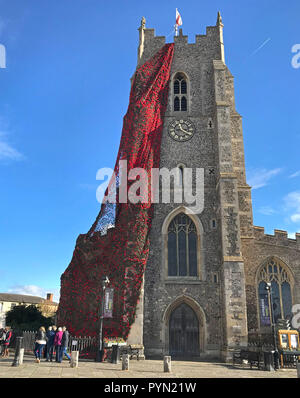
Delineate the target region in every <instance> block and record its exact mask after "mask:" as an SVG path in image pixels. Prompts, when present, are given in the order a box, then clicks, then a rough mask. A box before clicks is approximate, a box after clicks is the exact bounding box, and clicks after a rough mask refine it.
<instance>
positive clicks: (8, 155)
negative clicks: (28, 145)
mask: <svg viewBox="0 0 300 398" xmlns="http://www.w3.org/2000/svg"><path fill="white" fill-rule="evenodd" d="M5 159H9V160H22V159H24V156H23V155H22V154H21V153H20V152H19V151H17V150H16V149H15V148H13V147H12V146H11V145H10V144H8V143H7V142H5V141H3V138H2V137H1V135H0V160H5Z"/></svg>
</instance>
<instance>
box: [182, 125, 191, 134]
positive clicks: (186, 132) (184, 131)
mask: <svg viewBox="0 0 300 398" xmlns="http://www.w3.org/2000/svg"><path fill="white" fill-rule="evenodd" d="M179 128H180V130H181V131H182V132H183V133H185V134H188V135H192V133H191V132H190V131H186V130H183V128H182V127H181V124H180V125H179Z"/></svg>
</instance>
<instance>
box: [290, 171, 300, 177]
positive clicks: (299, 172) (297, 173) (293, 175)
mask: <svg viewBox="0 0 300 398" xmlns="http://www.w3.org/2000/svg"><path fill="white" fill-rule="evenodd" d="M299 176H300V170H299V171H296V173H293V174H291V175H290V176H289V178H296V177H299Z"/></svg>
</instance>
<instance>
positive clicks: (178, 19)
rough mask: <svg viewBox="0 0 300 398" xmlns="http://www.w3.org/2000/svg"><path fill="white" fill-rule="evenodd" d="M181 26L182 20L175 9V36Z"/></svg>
mask: <svg viewBox="0 0 300 398" xmlns="http://www.w3.org/2000/svg"><path fill="white" fill-rule="evenodd" d="M181 25H182V19H181V15H180V14H179V12H178V10H177V8H176V22H175V36H177V34H178V26H181Z"/></svg>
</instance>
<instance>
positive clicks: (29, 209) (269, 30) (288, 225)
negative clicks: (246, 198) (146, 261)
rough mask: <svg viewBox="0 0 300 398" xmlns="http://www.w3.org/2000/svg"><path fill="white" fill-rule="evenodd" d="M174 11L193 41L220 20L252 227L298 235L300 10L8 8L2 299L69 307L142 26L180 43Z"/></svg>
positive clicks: (2, 39) (0, 115)
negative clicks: (74, 270) (64, 299)
mask: <svg viewBox="0 0 300 398" xmlns="http://www.w3.org/2000/svg"><path fill="white" fill-rule="evenodd" d="M176 7H177V8H178V9H179V11H180V13H181V16H182V19H183V26H182V28H183V32H184V34H188V35H189V41H190V42H193V41H194V37H195V34H205V28H206V26H210V25H215V22H216V17H217V11H218V10H220V11H221V14H222V17H223V23H224V25H225V26H224V41H225V58H226V63H227V65H228V67H229V68H230V70H231V72H232V74H233V75H234V76H235V90H236V107H237V110H238V112H239V113H240V114H241V115H242V116H243V129H244V144H245V157H246V167H247V169H246V170H247V180H248V183H249V184H250V185H252V186H253V191H252V198H253V205H254V206H253V207H254V224H255V225H260V226H264V227H265V230H266V232H267V233H273V229H283V230H287V231H288V232H289V233H290V236H293V233H295V232H296V231H299V232H300V162H299V148H300V123H299V92H300V90H299V88H300V68H298V69H296V68H293V67H292V64H291V61H292V57H293V55H294V54H292V50H291V49H292V47H293V45H295V44H297V43H300V28H299V26H300V25H299V15H300V3H299V2H298V1H297V0H290V1H289V2H288V6H287V5H284V3H283V2H282V1H279V0H276V1H275V0H274V1H272V2H270V1H269V0H268V1H267V0H259V1H256V0H253V1H251V2H241V1H233V0H228V1H226V2H225V1H215V0H210V1H209V2H208V1H199V0H189V1H181V0H177V1H173V0H159V1H158V0H152V1H151V2H150V1H144V0H139V1H136V0H134V1H121V0H116V1H114V2H107V1H103V0H59V1H58V0H51V1H50V0H43V1H38V0H27V1H26V2H24V0H10V1H7V0H6V1H4V0H0V10H1V11H0V44H2V45H4V46H5V48H6V57H7V58H6V68H5V69H0V87H1V96H0V181H1V185H0V190H1V191H0V192H1V201H0V203H1V207H0V253H1V256H0V291H1V292H16V293H27V294H36V295H42V296H44V295H45V294H46V293H47V292H54V293H55V298H56V299H58V295H59V288H60V276H61V274H62V273H63V271H64V270H65V268H66V267H67V266H68V264H69V262H70V260H71V257H72V253H73V250H74V247H75V241H76V238H77V236H78V235H79V234H80V233H85V232H87V231H88V229H89V228H90V226H91V224H92V223H93V222H94V220H95V217H96V216H97V214H98V211H99V206H100V205H99V203H98V202H97V200H96V188H97V186H98V184H97V181H96V178H95V177H96V172H97V170H98V169H99V168H101V167H113V166H114V162H115V159H116V155H117V151H118V147H119V140H120V135H121V129H122V119H123V116H124V114H125V112H126V110H127V106H128V98H129V90H130V80H129V79H130V77H131V76H132V74H133V72H134V70H135V67H136V60H137V45H138V31H137V28H138V27H139V24H140V20H141V17H142V16H145V17H146V21H147V22H146V26H147V27H151V28H155V30H156V34H157V35H166V36H168V35H170V33H171V31H172V26H173V24H174V18H175V8H176ZM172 40H173V39H172V35H170V36H169V37H168V40H167V41H169V42H170V41H172Z"/></svg>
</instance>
